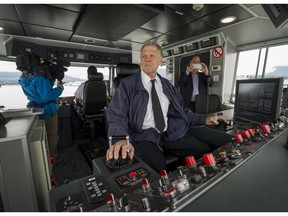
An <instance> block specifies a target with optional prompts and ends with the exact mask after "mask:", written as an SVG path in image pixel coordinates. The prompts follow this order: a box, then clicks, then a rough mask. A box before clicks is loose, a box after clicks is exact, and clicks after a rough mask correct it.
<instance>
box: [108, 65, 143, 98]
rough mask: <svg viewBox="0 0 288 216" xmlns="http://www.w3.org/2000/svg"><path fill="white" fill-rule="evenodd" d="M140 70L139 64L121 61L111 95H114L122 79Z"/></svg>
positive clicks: (117, 67)
mask: <svg viewBox="0 0 288 216" xmlns="http://www.w3.org/2000/svg"><path fill="white" fill-rule="evenodd" d="M139 71H140V66H139V65H138V64H129V63H119V64H117V66H116V75H117V76H116V77H115V78H114V79H113V83H112V92H111V96H112V97H113V96H114V94H115V91H116V89H117V88H118V86H119V84H120V82H121V80H122V79H124V78H125V77H127V76H130V75H132V74H136V73H138V72H139Z"/></svg>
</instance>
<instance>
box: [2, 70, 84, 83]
mask: <svg viewBox="0 0 288 216" xmlns="http://www.w3.org/2000/svg"><path fill="white" fill-rule="evenodd" d="M20 76H21V72H0V85H16V84H18V79H19V77H20ZM76 81H81V82H82V81H84V80H83V79H78V78H74V77H70V76H67V75H65V77H64V79H63V82H66V83H68V82H76Z"/></svg>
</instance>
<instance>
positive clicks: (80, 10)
mask: <svg viewBox="0 0 288 216" xmlns="http://www.w3.org/2000/svg"><path fill="white" fill-rule="evenodd" d="M49 6H52V7H57V8H62V9H66V10H70V11H74V12H78V13H83V12H84V10H85V8H86V7H87V5H82V4H49Z"/></svg>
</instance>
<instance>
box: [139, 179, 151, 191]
mask: <svg viewBox="0 0 288 216" xmlns="http://www.w3.org/2000/svg"><path fill="white" fill-rule="evenodd" d="M141 183H142V188H143V189H144V190H147V189H149V188H150V183H149V181H148V179H146V178H143V179H142V181H141Z"/></svg>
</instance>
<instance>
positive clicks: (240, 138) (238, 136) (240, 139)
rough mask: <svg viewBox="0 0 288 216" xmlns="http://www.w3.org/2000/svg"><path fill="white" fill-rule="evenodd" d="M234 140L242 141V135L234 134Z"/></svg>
mask: <svg viewBox="0 0 288 216" xmlns="http://www.w3.org/2000/svg"><path fill="white" fill-rule="evenodd" d="M235 141H236V142H243V137H242V136H241V134H236V135H235Z"/></svg>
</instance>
